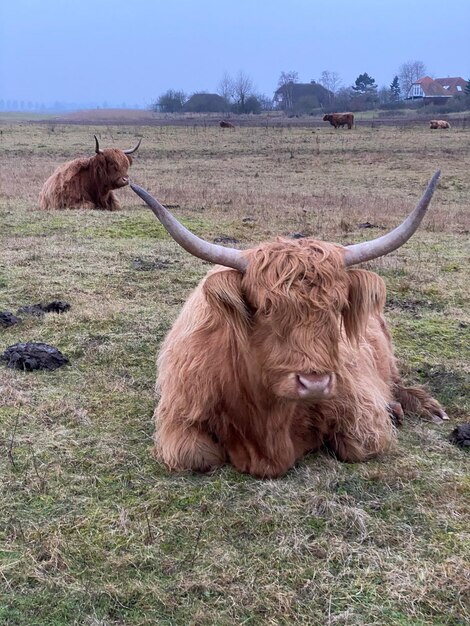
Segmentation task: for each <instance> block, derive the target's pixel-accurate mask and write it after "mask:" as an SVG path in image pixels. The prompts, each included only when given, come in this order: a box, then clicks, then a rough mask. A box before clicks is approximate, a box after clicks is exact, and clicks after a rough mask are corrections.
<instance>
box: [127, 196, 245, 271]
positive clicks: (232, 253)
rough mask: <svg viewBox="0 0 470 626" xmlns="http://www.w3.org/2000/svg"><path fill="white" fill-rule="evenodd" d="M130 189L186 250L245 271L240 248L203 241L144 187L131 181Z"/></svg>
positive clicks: (206, 259) (205, 259)
mask: <svg viewBox="0 0 470 626" xmlns="http://www.w3.org/2000/svg"><path fill="white" fill-rule="evenodd" d="M131 189H132V190H133V191H135V193H136V194H137V195H138V196H140V197H141V198H142V200H143V201H144V202H146V203H147V204H148V205H149V207H150V208H151V209H152V211H153V212H154V214H155V215H156V216H157V217H158V219H159V220H160V222H161V223H162V224H163V226H164V227H165V228H166V230H167V231H168V233H169V234H170V235H171V236H172V237H173V239H174V240H175V241H176V243H179V245H180V246H181V247H182V248H184V249H185V250H186V251H187V252H189V253H190V254H192V255H194V256H197V257H198V258H199V259H203V260H204V261H209V262H210V263H216V264H218V265H225V267H231V268H233V269H235V270H238V271H239V272H245V270H246V268H247V266H248V262H247V260H246V259H245V258H244V257H243V255H242V253H241V252H240V250H237V249H236V248H225V247H224V246H218V245H217V244H215V243H209V242H208V241H204V239H200V238H199V237H197V236H196V235H194V234H193V233H192V232H191V231H189V230H188V229H187V228H186V227H185V226H183V225H182V224H180V223H179V222H178V220H177V219H176V218H175V217H173V215H172V214H171V213H170V211H168V209H167V208H165V207H164V206H163V204H160V202H158V200H155V198H153V197H152V196H151V195H150V194H149V193H148V192H147V191H145V189H142V187H139V185H135V184H134V183H131Z"/></svg>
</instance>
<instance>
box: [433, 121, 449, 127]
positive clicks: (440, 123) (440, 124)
mask: <svg viewBox="0 0 470 626" xmlns="http://www.w3.org/2000/svg"><path fill="white" fill-rule="evenodd" d="M429 128H450V124H449V122H446V121H445V120H431V121H430V122H429Z"/></svg>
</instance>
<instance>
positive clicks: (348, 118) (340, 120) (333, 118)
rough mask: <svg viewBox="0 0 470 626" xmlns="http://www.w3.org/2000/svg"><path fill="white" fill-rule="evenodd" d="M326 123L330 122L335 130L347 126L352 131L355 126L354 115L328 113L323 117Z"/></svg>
mask: <svg viewBox="0 0 470 626" xmlns="http://www.w3.org/2000/svg"><path fill="white" fill-rule="evenodd" d="M323 121H324V122H330V124H331V125H332V126H334V127H335V128H343V126H345V125H346V124H347V125H348V128H349V130H351V128H352V125H353V124H354V113H328V114H327V115H325V116H324V117H323Z"/></svg>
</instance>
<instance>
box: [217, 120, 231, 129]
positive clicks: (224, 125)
mask: <svg viewBox="0 0 470 626" xmlns="http://www.w3.org/2000/svg"><path fill="white" fill-rule="evenodd" d="M220 128H235V126H234V125H233V124H232V122H227V120H222V121H221V122H220Z"/></svg>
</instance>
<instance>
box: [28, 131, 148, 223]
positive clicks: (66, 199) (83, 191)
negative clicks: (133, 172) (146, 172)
mask: <svg viewBox="0 0 470 626" xmlns="http://www.w3.org/2000/svg"><path fill="white" fill-rule="evenodd" d="M94 137H95V141H96V145H95V152H96V155H95V156H92V157H87V158H80V159H74V160H73V161H68V162H67V163H64V164H63V165H61V166H60V167H58V168H57V169H56V171H55V172H54V173H53V174H52V176H50V177H49V178H48V179H47V180H46V182H45V183H44V186H43V188H42V190H41V193H40V195H39V206H40V208H41V209H72V208H93V209H103V210H105V211H117V210H118V209H119V208H120V206H119V202H118V201H117V199H116V197H115V195H114V194H113V189H119V188H120V187H125V186H126V185H128V184H129V176H128V174H127V171H128V169H129V165H131V163H132V158H131V156H130V155H131V154H132V153H133V152H135V151H136V150H137V149H138V147H139V146H140V142H141V141H142V140H141V139H139V143H138V144H137V145H136V147H135V148H133V149H132V150H119V149H117V148H109V149H107V150H101V149H100V144H99V142H98V139H97V137H96V135H94Z"/></svg>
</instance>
